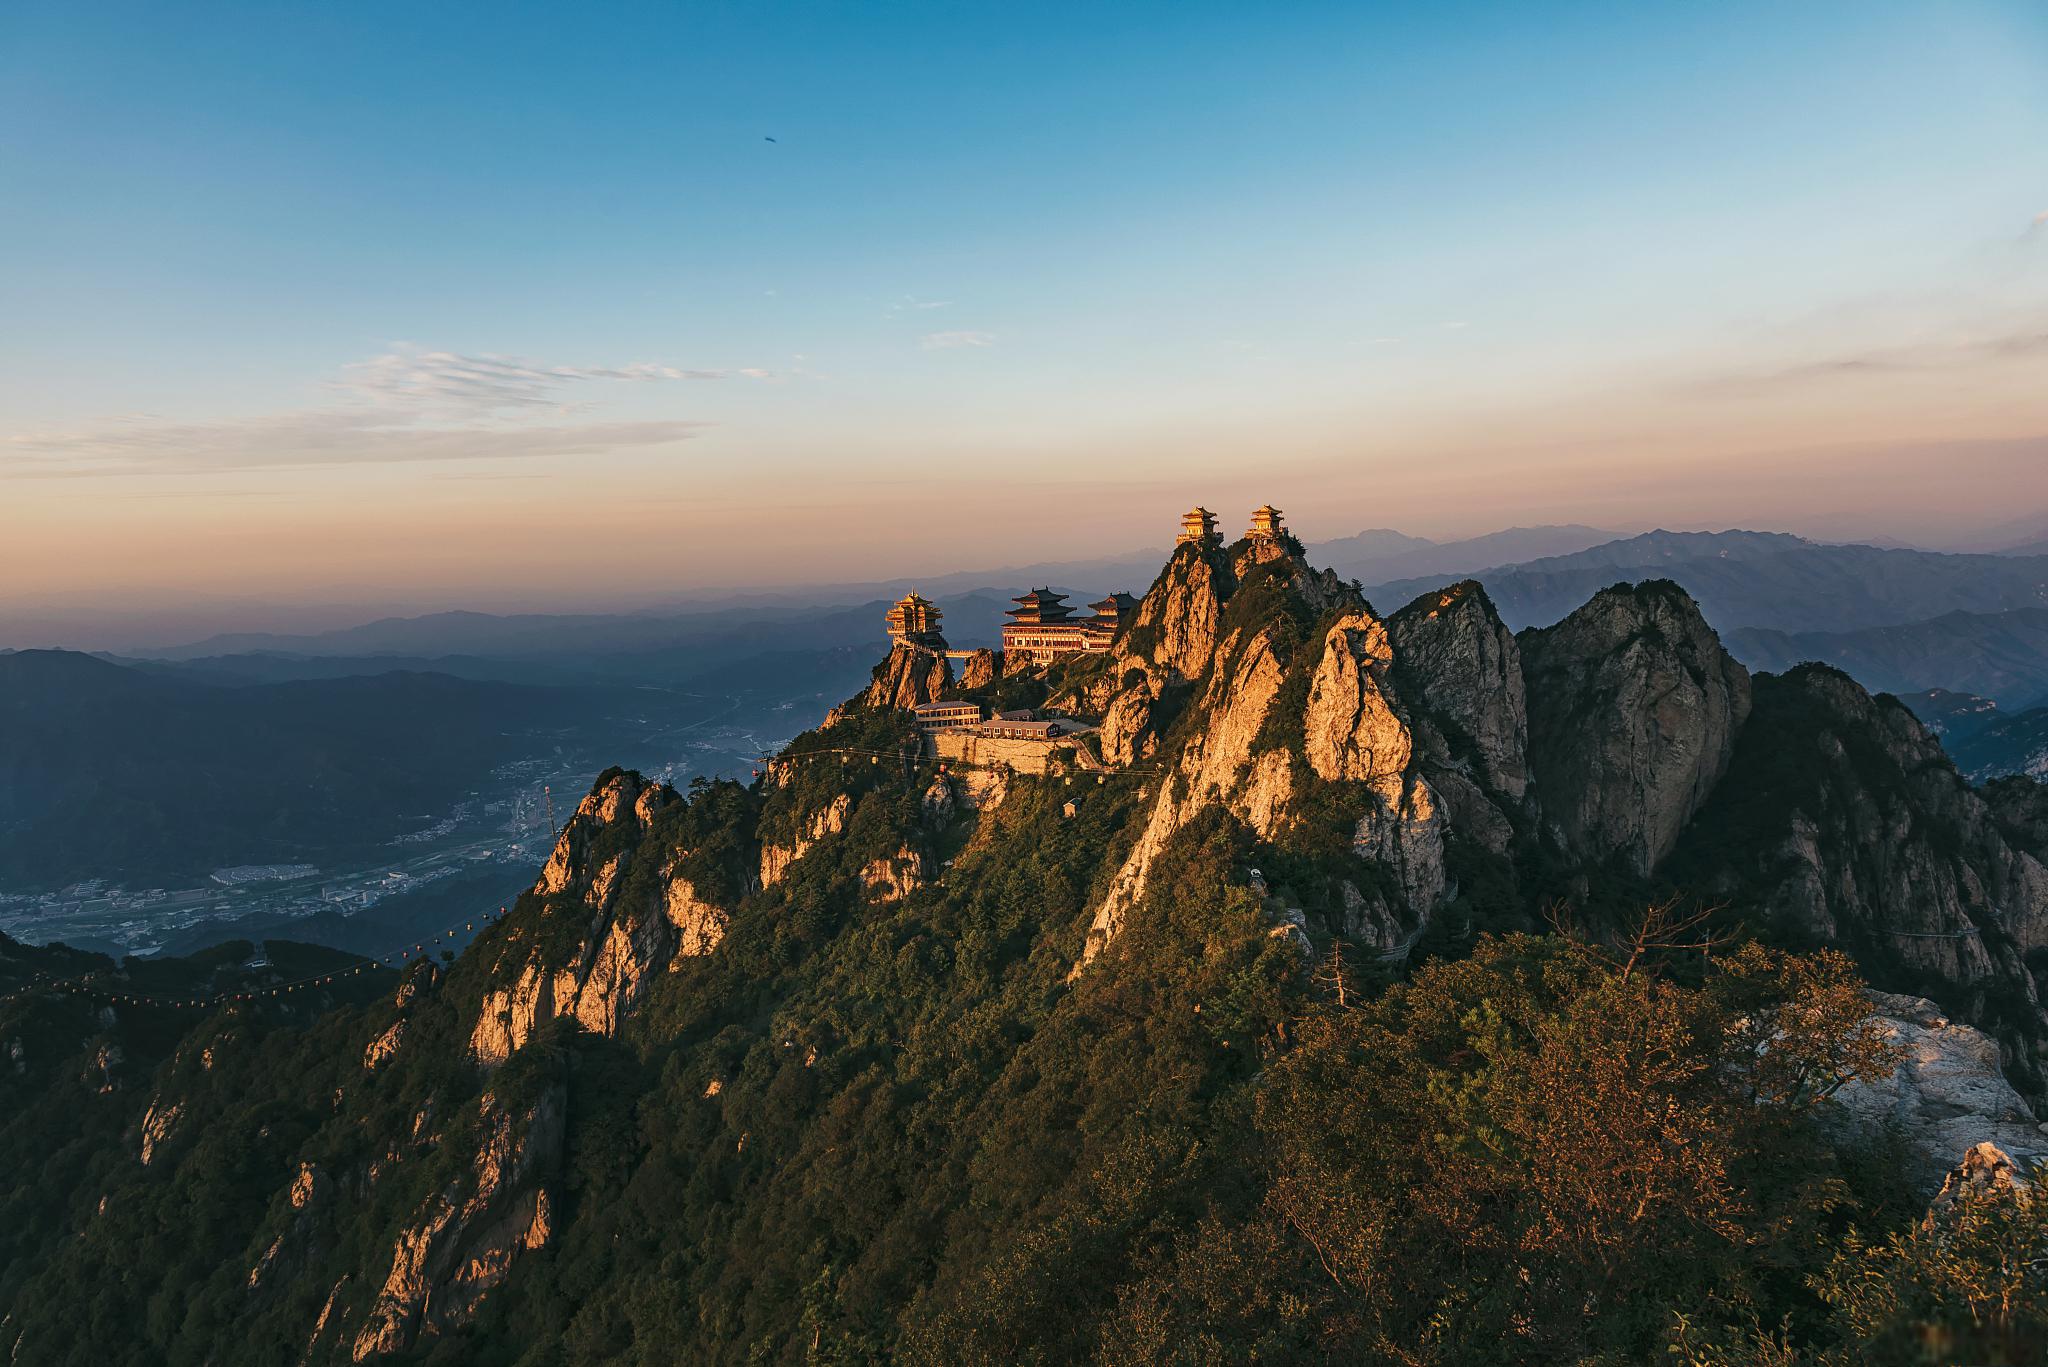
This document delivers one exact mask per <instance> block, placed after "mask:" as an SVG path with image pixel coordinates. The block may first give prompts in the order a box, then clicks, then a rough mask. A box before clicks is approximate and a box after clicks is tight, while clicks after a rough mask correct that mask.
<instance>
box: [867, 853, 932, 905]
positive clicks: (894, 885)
mask: <svg viewBox="0 0 2048 1367" xmlns="http://www.w3.org/2000/svg"><path fill="white" fill-rule="evenodd" d="M928 877H929V873H928V869H927V861H926V859H925V856H924V852H923V851H921V850H919V849H917V848H915V847H914V846H910V845H905V846H903V847H902V848H901V849H899V850H897V851H896V852H895V853H894V854H892V855H888V856H886V857H884V858H881V859H875V860H871V861H869V863H868V864H867V865H866V866H865V867H864V868H862V869H861V871H860V881H861V887H862V888H864V889H865V890H866V891H867V894H868V896H869V897H870V898H871V899H872V900H874V901H877V902H880V903H883V904H884V905H886V904H888V903H891V902H900V901H902V900H903V899H904V898H906V897H908V896H910V894H911V893H913V892H916V891H917V890H918V889H919V888H921V887H923V886H924V885H925V882H926V880H927V878H928Z"/></svg>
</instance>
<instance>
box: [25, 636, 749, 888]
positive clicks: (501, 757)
mask: <svg viewBox="0 0 2048 1367" xmlns="http://www.w3.org/2000/svg"><path fill="white" fill-rule="evenodd" d="M636 702H638V700H637V699H633V698H631V697H630V696H629V695H621V694H618V693H606V692H603V691H600V690H594V689H588V688H584V689H574V690H571V689H556V688H534V687H527V686H522V685H514V684H503V683H487V682H477V681H473V680H465V679H455V678H450V677H448V676H446V675H441V674H416V673H384V674H378V675H375V676H370V677H357V678H347V679H332V680H317V681H309V682H293V683H277V684H257V685H250V686H247V687H241V688H233V689H230V688H222V687H215V686H209V685H206V684H200V683H194V682H191V681H188V680H182V679H176V678H167V677H164V676H162V675H159V674H151V673H146V672H144V671H141V670H137V669H125V668H121V667H119V666H116V665H112V664H109V663H107V662H105V661H103V660H98V659H95V658H93V657H92V656H89V655H81V654H76V653H74V652H70V651H53V650H36V651H21V652H17V653H15V654H10V655H0V723H4V724H0V731H4V733H5V735H6V743H5V744H4V745H0V881H4V882H5V883H6V884H8V885H12V886H38V885H42V886H48V885H55V884H61V883H64V882H67V881H70V880H72V879H74V878H85V877H93V878H107V879H110V880H114V881H117V882H118V881H121V880H123V879H131V878H132V879H144V880H148V881H152V882H163V881H167V880H171V879H176V878H179V877H184V878H188V879H189V878H192V877H197V876H200V875H203V874H205V873H206V872H207V871H209V870H211V869H213V868H216V867H219V866H221V865H224V864H239V863H263V862H273V861H275V862H300V861H304V862H309V863H315V864H321V863H325V862H326V861H328V860H330V859H334V858H338V857H346V856H351V855H360V854H362V853H364V852H366V851H369V850H372V849H375V848H376V847H378V846H380V845H381V844H382V843H383V842H384V841H387V840H389V839H390V838H391V837H392V836H394V835H397V834H399V833H401V832H403V831H406V830H410V829H413V828H416V827H417V826H419V825H422V824H424V821H425V819H427V817H428V816H429V815H438V814H440V813H441V812H442V811H444V810H445V809H446V808H448V807H449V806H450V805H451V804H452V803H454V802H455V801H457V800H459V799H460V798H461V797H462V795H463V794H464V793H465V792H466V791H468V790H469V789H470V788H472V787H473V786H474V785H475V783H476V781H477V780H478V778H479V777H480V776H481V775H482V774H483V773H485V772H487V771H488V770H489V769H490V768H491V767H492V766H494V765H497V764H500V763H503V762H505V761H507V760H510V759H515V758H520V757H523V756H525V755H528V754H532V753H535V752H537V751H551V750H552V749H553V748H554V746H555V745H557V744H560V743H564V742H566V741H567V740H568V739H569V736H570V733H569V732H568V731H565V730H564V724H563V719H564V718H565V717H566V718H572V719H575V718H577V717H578V713H577V712H576V711H574V710H569V711H565V710H564V709H565V708H566V709H578V708H587V709H592V710H591V711H590V712H587V713H585V714H583V724H588V725H590V726H591V727H592V728H593V729H594V730H596V731H597V732H599V733H600V734H601V733H602V732H603V727H602V725H601V722H600V720H599V719H601V718H602V717H603V716H604V715H605V714H606V713H607V712H609V711H611V710H614V709H617V708H619V707H621V706H624V705H627V704H630V703H636ZM722 703H723V700H722V699H694V700H693V699H686V698H677V699H675V700H673V701H671V702H670V703H668V704H667V705H668V706H671V707H673V708H675V709H676V710H677V711H678V712H679V713H680V712H682V711H684V710H685V709H688V708H690V707H693V706H694V707H696V708H699V709H701V710H704V711H706V712H708V711H710V710H711V709H712V708H713V706H715V705H722ZM643 705H644V704H643Z"/></svg>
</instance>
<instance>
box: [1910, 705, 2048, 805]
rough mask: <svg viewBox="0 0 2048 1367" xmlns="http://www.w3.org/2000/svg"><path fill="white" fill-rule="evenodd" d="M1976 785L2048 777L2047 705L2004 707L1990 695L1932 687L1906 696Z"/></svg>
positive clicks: (1912, 707)
mask: <svg viewBox="0 0 2048 1367" xmlns="http://www.w3.org/2000/svg"><path fill="white" fill-rule="evenodd" d="M1899 701H1901V702H1903V703H1905V704H1906V706H1907V707H1910V708H1911V709H1912V710H1913V714H1914V715H1915V716H1917V717H1919V718H1920V720H1921V721H1922V722H1923V723H1924V724H1925V725H1926V727H1927V729H1928V730H1929V731H1932V732H1933V733H1934V734H1935V735H1937V736H1940V737H1941V745H1942V748H1943V749H1944V750H1946V751H1948V753H1949V756H1950V758H1952V759H1954V760H1955V763H1956V768H1957V769H1959V770H1961V771H1962V774H1963V777H1965V778H1967V779H1969V780H1970V781H1971V782H1972V783H1985V782H1988V781H1989V780H1991V779H1994V778H2000V777H2003V776H2004V775H2006V774H2025V775H2027V776H2028V777H2029V778H2036V779H2048V707H2030V708H2027V709H2025V710H2024V711H2020V712H2004V711H2000V710H1999V707H1998V704H1997V703H1995V702H1993V701H1991V700H1990V699H1989V698H1980V697H1977V696H1975V695H1973V694H1969V693H1955V692H1951V691H1950V690H1948V689H1945V688H1930V689H1926V690H1924V691H1922V692H1919V693H1910V694H1906V695H1904V696H1902V697H1901V698H1900V699H1899Z"/></svg>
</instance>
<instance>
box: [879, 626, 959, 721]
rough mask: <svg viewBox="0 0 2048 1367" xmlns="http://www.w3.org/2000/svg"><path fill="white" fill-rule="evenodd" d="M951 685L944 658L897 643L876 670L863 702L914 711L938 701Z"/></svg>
mask: <svg viewBox="0 0 2048 1367" xmlns="http://www.w3.org/2000/svg"><path fill="white" fill-rule="evenodd" d="M952 682H953V670H952V666H951V665H950V664H949V662H948V661H947V659H946V657H945V656H944V655H942V654H940V653H939V652H938V651H936V650H932V649H930V648H928V647H926V646H920V645H912V644H910V643H908V642H905V641H898V642H897V643H896V644H895V645H894V646H892V647H891V648H890V650H889V658H887V659H886V660H883V661H882V663H880V664H879V665H876V666H875V674H874V680H873V682H871V683H870V684H869V685H868V691H867V692H866V693H863V694H862V695H861V699H860V700H861V702H862V704H863V705H865V706H867V707H894V708H905V707H915V706H917V705H918V704H919V703H921V702H933V701H935V700H937V699H938V697H939V696H940V695H941V694H943V693H944V692H945V691H946V689H947V688H948V687H950V686H951V685H952Z"/></svg>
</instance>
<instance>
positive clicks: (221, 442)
mask: <svg viewBox="0 0 2048 1367" xmlns="http://www.w3.org/2000/svg"><path fill="white" fill-rule="evenodd" d="M0 129H4V130H5V131H4V132H0V263H4V264H0V602H5V603H12V604H14V605H15V606H17V607H19V606H21V605H23V604H27V605H30V606H33V607H51V608H58V607H65V606H70V607H77V608H80V609H81V610H83V609H86V608H92V609H102V608H104V609H123V608H126V609H148V608H150V607H152V606H154V605H159V604H173V603H191V602H201V601H228V602H239V601H250V602H254V601H262V602H266V603H273V604H274V603H288V604H298V605H302V606H305V605H316V604H328V605H333V604H369V603H374V604H378V605H380V606H386V605H405V606H411V607H417V608H421V609H426V608H434V607H447V606H468V607H478V608H510V607H538V606H553V607H561V606H576V605H583V606H593V607H596V606H609V605H614V604H618V603H625V602H630V601H651V600H653V599H655V598H658V597H661V596H662V595H665V594H676V593H688V592H698V591H709V590H714V589H720V588H728V587H738V586H756V585H777V584H793V583H804V582H828V581H832V582H836V581H842V580H871V579H881V578H889V577H895V576H899V575H914V574H918V573H938V572H942V571H947V570H955V569H963V568H975V567H981V566H998V565H1004V564H1016V563H1022V562H1033V561H1045V560H1054V559H1061V558H1073V557H1083V556H1091V555H1101V554H1108V553H1113V552H1119V551H1123V550H1127V549H1130V548H1133V547H1139V546H1146V545H1162V544H1165V543H1166V542H1167V541H1168V540H1169V539H1170V537H1171V534H1172V531H1173V529H1174V526H1175V524H1176V523H1177V520H1178V515H1179V513H1180V511H1181V510H1182V509H1184V508H1185V507H1187V506H1189V505H1190V504H1193V503H1196V502H1202V503H1205V504H1207V505H1208V506H1210V507H1212V508H1216V509H1218V510H1219V511H1220V512H1222V513H1223V515H1224V519H1225V521H1226V522H1235V521H1236V520H1237V519H1238V518H1239V516H1240V514H1239V512H1238V511H1237V510H1239V509H1240V508H1241V509H1243V510H1249V509H1250V508H1251V507H1253V506H1254V505H1256V504H1258V503H1261V502H1266V501H1271V502H1273V503H1275V504H1278V505H1279V506H1281V507H1282V508H1283V509H1285V510H1287V513H1288V516H1289V521H1290V522H1291V524H1292V525H1293V526H1294V527H1295V529H1296V530H1297V531H1298V532H1300V533H1301V534H1302V535H1303V536H1304V537H1305V538H1307V539H1310V540H1314V539H1317V538H1322V537H1334V536H1341V535H1346V534H1349V533H1351V532H1355V531H1358V530H1360V529H1361V528H1366V527H1376V526H1391V527H1397V528H1400V529H1401V530H1403V531H1407V532H1410V533H1413V534H1418V535H1425V536H1433V537H1440V538H1441V537H1451V536H1460V535H1469V534H1475V533H1479V532H1484V531H1489V530H1493V529H1496V528H1499V527H1503V526H1508V525H1514V524H1534V523H1546V522H1581V523H1590V524H1593V525H1597V526H1602V527H1613V528H1617V529H1621V530H1640V529H1645V528H1648V527H1652V526H1667V527H1688V528H1694V527H1726V526H1747V527H1762V528H1770V529H1782V530H1791V531H1798V532H1803V533H1807V534H1811V535H1817V536H1825V537H1833V538H1838V539H1869V538H1884V539H1887V540H1898V541H1905V542H1910V543H1913V544H1922V545H1933V546H1961V545H1974V544H1985V543H1987V542H1988V541H1995V540H1996V539H1997V537H1998V536H1999V535H2001V534H2005V533H2012V532H2014V531H2015V529H2017V530H2018V531H2031V530H2033V528H2034V527H2035V526H2038V525H2040V524H2048V7H2043V6H2041V5H2039V4H2037V3H2009V4H1984V3H1969V2H1968V0H1946V2H1945V3H1940V4H1929V5H1919V4H1887V3H1869V0H1865V2H1863V3H1832V0H1802V3H1800V4H1796V5H1785V4H1782V3H1768V4H1747V3H1739V2H1737V3H1722V4H1716V5H1710V6H1707V5H1661V4H1659V5H1625V4H1604V5H1575V4H1543V5H1500V4H1495V5H1461V4H1429V5H1421V4H1418V5H1413V6H1407V5H1385V4H1378V5H1367V4H1358V3H1347V4H1341V5H1320V4H1313V3H1303V4H1294V5H1286V6H1265V5H1251V4H1242V3H1240V4H1230V5H1219V4H1208V3H1201V2H1200V0H1182V2H1181V3H1174V4H1144V3H1131V4H1120V5H1114V6H1102V5H1066V4H1056V3H1048V4H1037V5H1014V4H1006V5H995V4H989V5H979V4H966V3H955V4H943V5H940V4H920V3H912V2H903V3H890V4H887V5H857V4H849V3H845V2H844V0H839V2H838V3H826V4H813V5H798V4H782V3H774V2H773V0H754V2H752V3H732V4H680V3H663V4H646V5H639V4H633V3H628V2H625V0H621V2H620V3H612V4H607V5H602V6H564V5H559V4H548V5H540V4H523V3H514V2H511V0H507V2H505V3H497V4H492V5H480V4H459V3H447V4H429V5H421V4H418V3H416V2H415V3H407V4H383V3H377V2H376V0H351V3H349V4H345V5H318V4H296V3H287V4H277V3H264V4H251V5H246V6H242V5H232V4H221V3H207V2H206V0H188V2H187V3H182V4H178V5H162V4H155V3H124V2H122V0H107V2H106V3H95V4H91V5H80V4H77V3H73V2H72V0H57V2H56V3H45V2H44V0H12V2H11V3H9V4H8V5H6V6H4V7H0ZM2014 539H2018V537H2017V535H2015V536H2014Z"/></svg>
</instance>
